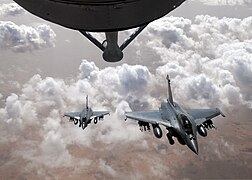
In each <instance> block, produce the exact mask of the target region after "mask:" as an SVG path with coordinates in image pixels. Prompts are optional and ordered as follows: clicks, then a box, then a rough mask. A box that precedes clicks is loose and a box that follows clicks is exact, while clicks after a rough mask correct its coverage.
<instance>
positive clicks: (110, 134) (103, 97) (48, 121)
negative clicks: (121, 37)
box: [0, 16, 252, 177]
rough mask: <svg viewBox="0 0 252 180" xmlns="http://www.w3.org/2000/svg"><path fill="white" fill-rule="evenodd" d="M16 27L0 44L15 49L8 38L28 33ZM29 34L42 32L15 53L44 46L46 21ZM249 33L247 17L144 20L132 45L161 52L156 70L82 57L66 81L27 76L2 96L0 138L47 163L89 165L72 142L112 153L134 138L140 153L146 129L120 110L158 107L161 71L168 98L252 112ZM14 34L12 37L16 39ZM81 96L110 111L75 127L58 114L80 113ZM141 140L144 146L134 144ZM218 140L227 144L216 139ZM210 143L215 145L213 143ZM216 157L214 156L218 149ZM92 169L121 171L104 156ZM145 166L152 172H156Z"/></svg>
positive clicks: (20, 153) (26, 156)
mask: <svg viewBox="0 0 252 180" xmlns="http://www.w3.org/2000/svg"><path fill="white" fill-rule="evenodd" d="M3 24H5V25H3V26H2V27H13V26H16V25H15V24H13V23H10V22H9V23H7V22H4V23H3ZM6 24H8V25H6ZM0 27H1V25H0ZM19 28H21V26H20V27H19V26H17V27H16V28H10V29H13V30H11V31H8V28H7V31H6V29H4V28H3V29H4V30H3V32H9V33H3V34H8V35H5V36H0V37H7V38H2V39H7V40H8V41H7V40H2V41H0V42H10V43H4V44H5V46H4V47H5V48H10V49H13V47H16V46H17V47H19V46H20V45H16V43H11V42H19V40H18V41H16V39H21V41H22V39H27V37H30V36H25V38H20V36H21V35H20V34H22V33H16V32H15V29H19ZM22 28H24V27H23V26H22ZM22 28H21V29H22ZM25 28H27V27H25ZM25 28H24V29H25ZM28 29H29V28H28ZM45 29H47V30H45ZM12 31H14V32H12ZM31 31H32V32H37V31H38V32H40V33H38V34H41V35H40V36H39V35H38V36H35V39H36V40H35V41H34V40H30V41H31V42H30V41H27V43H28V45H25V46H24V47H23V48H21V50H22V49H36V48H35V47H36V45H33V44H34V43H35V42H40V40H38V39H40V38H41V37H45V39H46V40H44V41H45V42H47V41H48V42H49V44H50V42H51V40H52V39H54V38H52V37H55V36H53V35H51V33H52V32H51V30H50V28H49V27H48V26H47V27H45V26H42V27H40V28H36V29H33V30H31ZM0 32H2V31H0ZM10 32H12V33H10ZM20 32H23V31H22V30H20ZM28 32H30V31H28ZM43 32H44V33H43ZM251 32H252V17H248V18H245V19H231V18H222V19H218V18H216V17H210V16H197V17H196V18H195V19H194V20H193V21H191V20H188V19H185V18H177V17H165V18H163V19H161V20H159V21H156V22H154V23H152V24H150V26H149V27H148V28H147V29H146V31H145V32H144V33H143V34H142V35H141V38H138V39H137V40H136V41H134V43H133V44H132V46H133V47H134V48H135V49H136V50H137V54H138V55H140V56H142V55H143V56H144V54H145V53H146V51H145V50H148V51H149V52H152V53H154V54H155V55H157V57H160V58H159V59H155V61H157V62H158V63H157V64H158V65H156V67H155V63H156V62H153V64H152V66H153V67H155V68H154V71H153V72H151V71H150V70H149V69H148V67H146V66H142V65H128V64H122V65H120V66H116V67H107V68H104V69H99V68H98V67H97V66H96V64H95V63H94V62H90V61H87V60H83V61H82V63H81V64H80V66H79V71H80V72H79V74H78V75H77V76H76V77H75V78H74V79H72V80H69V81H64V80H62V79H56V78H52V77H45V78H42V77H41V76H40V75H39V74H37V75H34V76H33V77H32V78H31V79H30V80H29V81H28V82H27V83H26V84H24V85H22V86H21V89H20V90H21V93H20V94H11V95H10V96H9V97H7V98H6V103H5V106H4V107H3V108H1V109H0V121H1V126H0V135H1V136H0V138H1V139H0V142H1V143H6V142H7V141H8V142H16V143H17V144H18V145H19V146H17V148H16V149H15V152H13V156H18V157H20V156H21V157H22V158H24V159H26V160H29V161H31V162H34V163H36V164H42V165H43V166H46V167H71V166H73V165H83V166H90V164H92V161H91V160H90V159H88V158H86V156H80V157H76V156H74V155H73V152H71V146H77V147H82V150H83V149H84V150H86V149H85V148H83V147H86V148H87V149H88V148H90V149H92V151H93V150H94V149H95V148H94V147H96V146H97V144H102V145H104V146H103V147H102V148H103V149H102V150H103V151H112V150H113V148H115V146H117V147H118V145H119V146H120V145H125V144H130V143H134V142H135V143H134V145H135V146H137V145H138V146H140V148H142V149H144V150H145V149H146V147H148V144H146V142H145V141H144V138H145V136H144V135H145V134H143V133H141V132H140V131H139V130H138V127H137V124H136V123H135V122H133V121H126V122H124V112H125V111H130V110H147V109H157V108H158V107H159V105H160V102H161V100H162V99H165V98H166V91H167V90H166V80H165V77H166V74H167V73H168V74H169V75H170V76H171V80H172V89H173V92H174V98H175V100H176V101H177V102H179V103H181V104H183V105H184V106H187V107H188V106H192V105H193V107H209V106H213V107H216V106H218V107H222V108H223V109H225V110H226V111H227V112H229V111H232V109H233V108H235V107H237V106H240V105H242V106H244V107H246V108H250V109H251V104H252V96H251V94H252V93H251V84H252V83H251V77H252V41H251V39H252V33H251ZM13 34H14V35H15V34H19V36H17V37H18V38H14V37H15V36H13ZM23 34H27V33H23ZM28 34H29V33H28ZM32 34H33V33H32ZM34 34H36V33H34ZM21 37H22V36H21ZM46 37H47V38H46ZM12 38H13V39H14V40H12ZM28 39H29V38H28ZM31 39H33V38H31ZM41 39H43V38H41ZM24 41H25V40H24ZM1 44H2V43H1ZM6 44H14V45H6ZM21 44H22V43H21ZM35 44H36V43H35ZM39 44H40V43H38V44H37V46H39ZM42 44H43V43H42ZM45 44H47V43H45ZM14 49H15V48H14ZM17 49H19V48H17ZM87 94H88V95H89V97H90V104H91V106H92V107H93V109H97V110H102V109H107V110H110V111H111V112H112V113H111V116H109V117H106V118H105V120H104V121H102V122H99V123H98V125H97V126H96V125H93V124H90V125H89V126H88V128H87V129H86V130H85V131H82V130H81V129H80V128H77V127H76V126H74V125H73V124H71V123H69V122H68V121H67V120H66V119H64V118H62V115H63V114H64V112H66V111H78V110H81V109H82V108H83V106H84V101H85V98H84V97H85V95H87ZM30 129H32V131H31V130H30ZM20 134H21V135H22V136H21V135H20ZM23 137H29V138H28V139H25V138H23ZM140 140H141V142H145V143H142V144H141V143H140V144H139V141H140ZM137 142H138V143H137ZM220 143H221V144H225V143H226V142H225V140H222V141H221V142H220ZM209 147H210V148H213V149H216V147H215V146H209ZM27 152H29V153H27ZM178 152H179V151H178ZM178 152H177V153H178ZM212 152H215V151H212ZM178 154H179V153H178ZM180 154H181V153H180ZM216 154H217V156H218V154H219V151H216ZM152 164H153V163H152ZM97 167H98V168H99V169H100V171H102V172H103V173H107V174H108V175H109V176H111V177H118V176H120V174H118V172H117V171H116V170H115V167H112V166H110V165H109V164H106V161H105V160H103V159H99V161H98V166H97ZM160 168H162V167H161V165H160ZM152 171H154V172H156V169H153V170H152ZM164 173H165V168H164Z"/></svg>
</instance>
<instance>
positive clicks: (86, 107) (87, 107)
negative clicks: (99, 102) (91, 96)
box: [86, 95, 88, 109]
mask: <svg viewBox="0 0 252 180" xmlns="http://www.w3.org/2000/svg"><path fill="white" fill-rule="evenodd" d="M86 108H87V109H88V95H87V96H86Z"/></svg>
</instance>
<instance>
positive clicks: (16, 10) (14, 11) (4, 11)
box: [0, 3, 25, 16]
mask: <svg viewBox="0 0 252 180" xmlns="http://www.w3.org/2000/svg"><path fill="white" fill-rule="evenodd" d="M24 13H25V10H24V9H23V8H22V7H20V6H19V5H18V4H16V3H9V4H1V5H0V16H18V15H21V14H24Z"/></svg>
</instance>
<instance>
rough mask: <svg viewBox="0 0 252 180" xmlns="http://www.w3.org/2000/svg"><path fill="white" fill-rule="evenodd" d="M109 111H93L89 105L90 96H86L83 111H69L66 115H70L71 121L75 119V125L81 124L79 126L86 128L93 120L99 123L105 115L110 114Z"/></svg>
mask: <svg viewBox="0 0 252 180" xmlns="http://www.w3.org/2000/svg"><path fill="white" fill-rule="evenodd" d="M108 114H109V111H93V110H92V109H91V108H90V107H88V96H87V97H86V107H85V108H84V109H83V110H82V111H81V112H67V113H65V114H64V116H67V117H69V118H70V119H69V120H70V121H73V122H74V124H75V125H77V124H79V127H82V129H85V128H86V127H87V125H88V124H89V123H91V121H92V120H93V121H94V124H97V122H98V120H102V119H103V118H104V116H105V115H108Z"/></svg>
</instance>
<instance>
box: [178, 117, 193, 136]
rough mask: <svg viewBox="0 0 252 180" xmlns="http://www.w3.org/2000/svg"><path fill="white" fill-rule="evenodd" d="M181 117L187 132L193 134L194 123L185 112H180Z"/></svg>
mask: <svg viewBox="0 0 252 180" xmlns="http://www.w3.org/2000/svg"><path fill="white" fill-rule="evenodd" d="M180 118H181V121H182V126H183V128H184V130H185V132H186V134H188V135H193V130H192V123H191V122H190V121H189V119H188V117H187V116H186V115H184V114H180Z"/></svg>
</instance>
